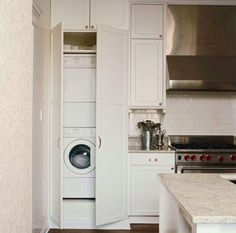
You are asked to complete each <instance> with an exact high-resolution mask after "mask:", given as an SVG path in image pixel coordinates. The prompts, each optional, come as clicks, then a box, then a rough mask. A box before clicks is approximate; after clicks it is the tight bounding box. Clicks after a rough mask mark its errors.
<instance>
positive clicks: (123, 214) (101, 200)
mask: <svg viewBox="0 0 236 233" xmlns="http://www.w3.org/2000/svg"><path fill="white" fill-rule="evenodd" d="M72 33H75V34H76V32H72ZM81 33H83V32H81ZM94 33H95V32H94ZM86 34H87V33H86ZM89 34H91V33H89ZM77 35H78V32H77V34H76V36H77ZM72 37H73V35H72ZM64 38H65V37H64ZM62 47H63V28H62V26H61V25H59V26H57V27H56V28H55V29H53V30H52V82H51V84H52V85H51V127H50V131H51V145H50V146H51V172H52V174H51V178H52V179H51V180H52V182H51V197H52V200H51V201H52V208H51V217H52V219H53V220H54V221H55V222H57V223H58V227H61V228H63V226H64V225H63V220H64V219H63V212H62V206H63V199H62V195H61V190H62V188H61V186H62V172H61V167H62V164H61V163H64V160H63V150H62V149H61V148H62V145H63V140H61V138H62V116H63V110H62V109H63V101H62V96H63V93H62V91H63V86H62V85H63V64H62V63H63V62H62V61H63V48H62ZM96 56H97V67H96V78H97V80H96V89H97V90H96V137H97V140H96V225H102V224H108V223H112V222H115V221H119V220H123V219H125V218H127V217H128V210H127V163H128V158H127V135H128V133H127V128H128V127H127V122H128V119H127V118H128V116H127V85H126V83H127V80H128V68H127V64H128V33H127V32H126V31H124V30H119V29H108V28H106V27H100V28H99V30H98V31H97V54H96ZM114 148H115V150H114Z"/></svg>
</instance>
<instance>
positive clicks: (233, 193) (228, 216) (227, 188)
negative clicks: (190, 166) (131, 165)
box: [159, 174, 236, 233]
mask: <svg viewBox="0 0 236 233" xmlns="http://www.w3.org/2000/svg"><path fill="white" fill-rule="evenodd" d="M159 178H160V181H161V187H160V222H159V223H160V230H159V232H160V233H236V185H235V184H233V183H231V182H230V181H228V180H227V179H229V178H230V179H231V180H236V174H233V175H230V176H227V175H226V176H221V175H219V174H160V175H159Z"/></svg>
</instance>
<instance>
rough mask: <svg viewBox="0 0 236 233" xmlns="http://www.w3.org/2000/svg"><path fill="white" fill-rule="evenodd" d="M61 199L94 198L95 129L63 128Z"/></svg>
mask: <svg viewBox="0 0 236 233" xmlns="http://www.w3.org/2000/svg"><path fill="white" fill-rule="evenodd" d="M63 133H64V161H63V198H95V149H96V148H95V144H96V136H95V134H96V130H95V128H64V132H63Z"/></svg>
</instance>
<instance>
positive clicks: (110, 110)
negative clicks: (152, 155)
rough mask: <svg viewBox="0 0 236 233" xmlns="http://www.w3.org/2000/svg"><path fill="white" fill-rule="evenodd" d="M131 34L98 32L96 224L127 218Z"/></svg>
mask: <svg viewBox="0 0 236 233" xmlns="http://www.w3.org/2000/svg"><path fill="white" fill-rule="evenodd" d="M127 64H128V33H127V32H126V31H122V30H117V29H108V28H104V27H103V28H98V32H97V109H96V111H97V118H96V119H97V122H96V127H97V150H96V225H103V224H107V223H112V222H116V221H119V220H122V219H125V218H127V217H128V216H127V167H128V166H127V156H128V155H127V137H128V135H127V118H128V113H127V82H128V75H127V74H128V68H127Z"/></svg>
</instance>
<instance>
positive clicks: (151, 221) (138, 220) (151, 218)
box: [129, 216, 159, 224]
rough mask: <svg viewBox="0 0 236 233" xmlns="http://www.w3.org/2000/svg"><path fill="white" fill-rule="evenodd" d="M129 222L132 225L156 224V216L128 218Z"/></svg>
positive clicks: (157, 221) (157, 220)
mask: <svg viewBox="0 0 236 233" xmlns="http://www.w3.org/2000/svg"><path fill="white" fill-rule="evenodd" d="M129 222H130V223H131V224H132V223H144V224H158V223H159V217H158V216H129Z"/></svg>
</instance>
